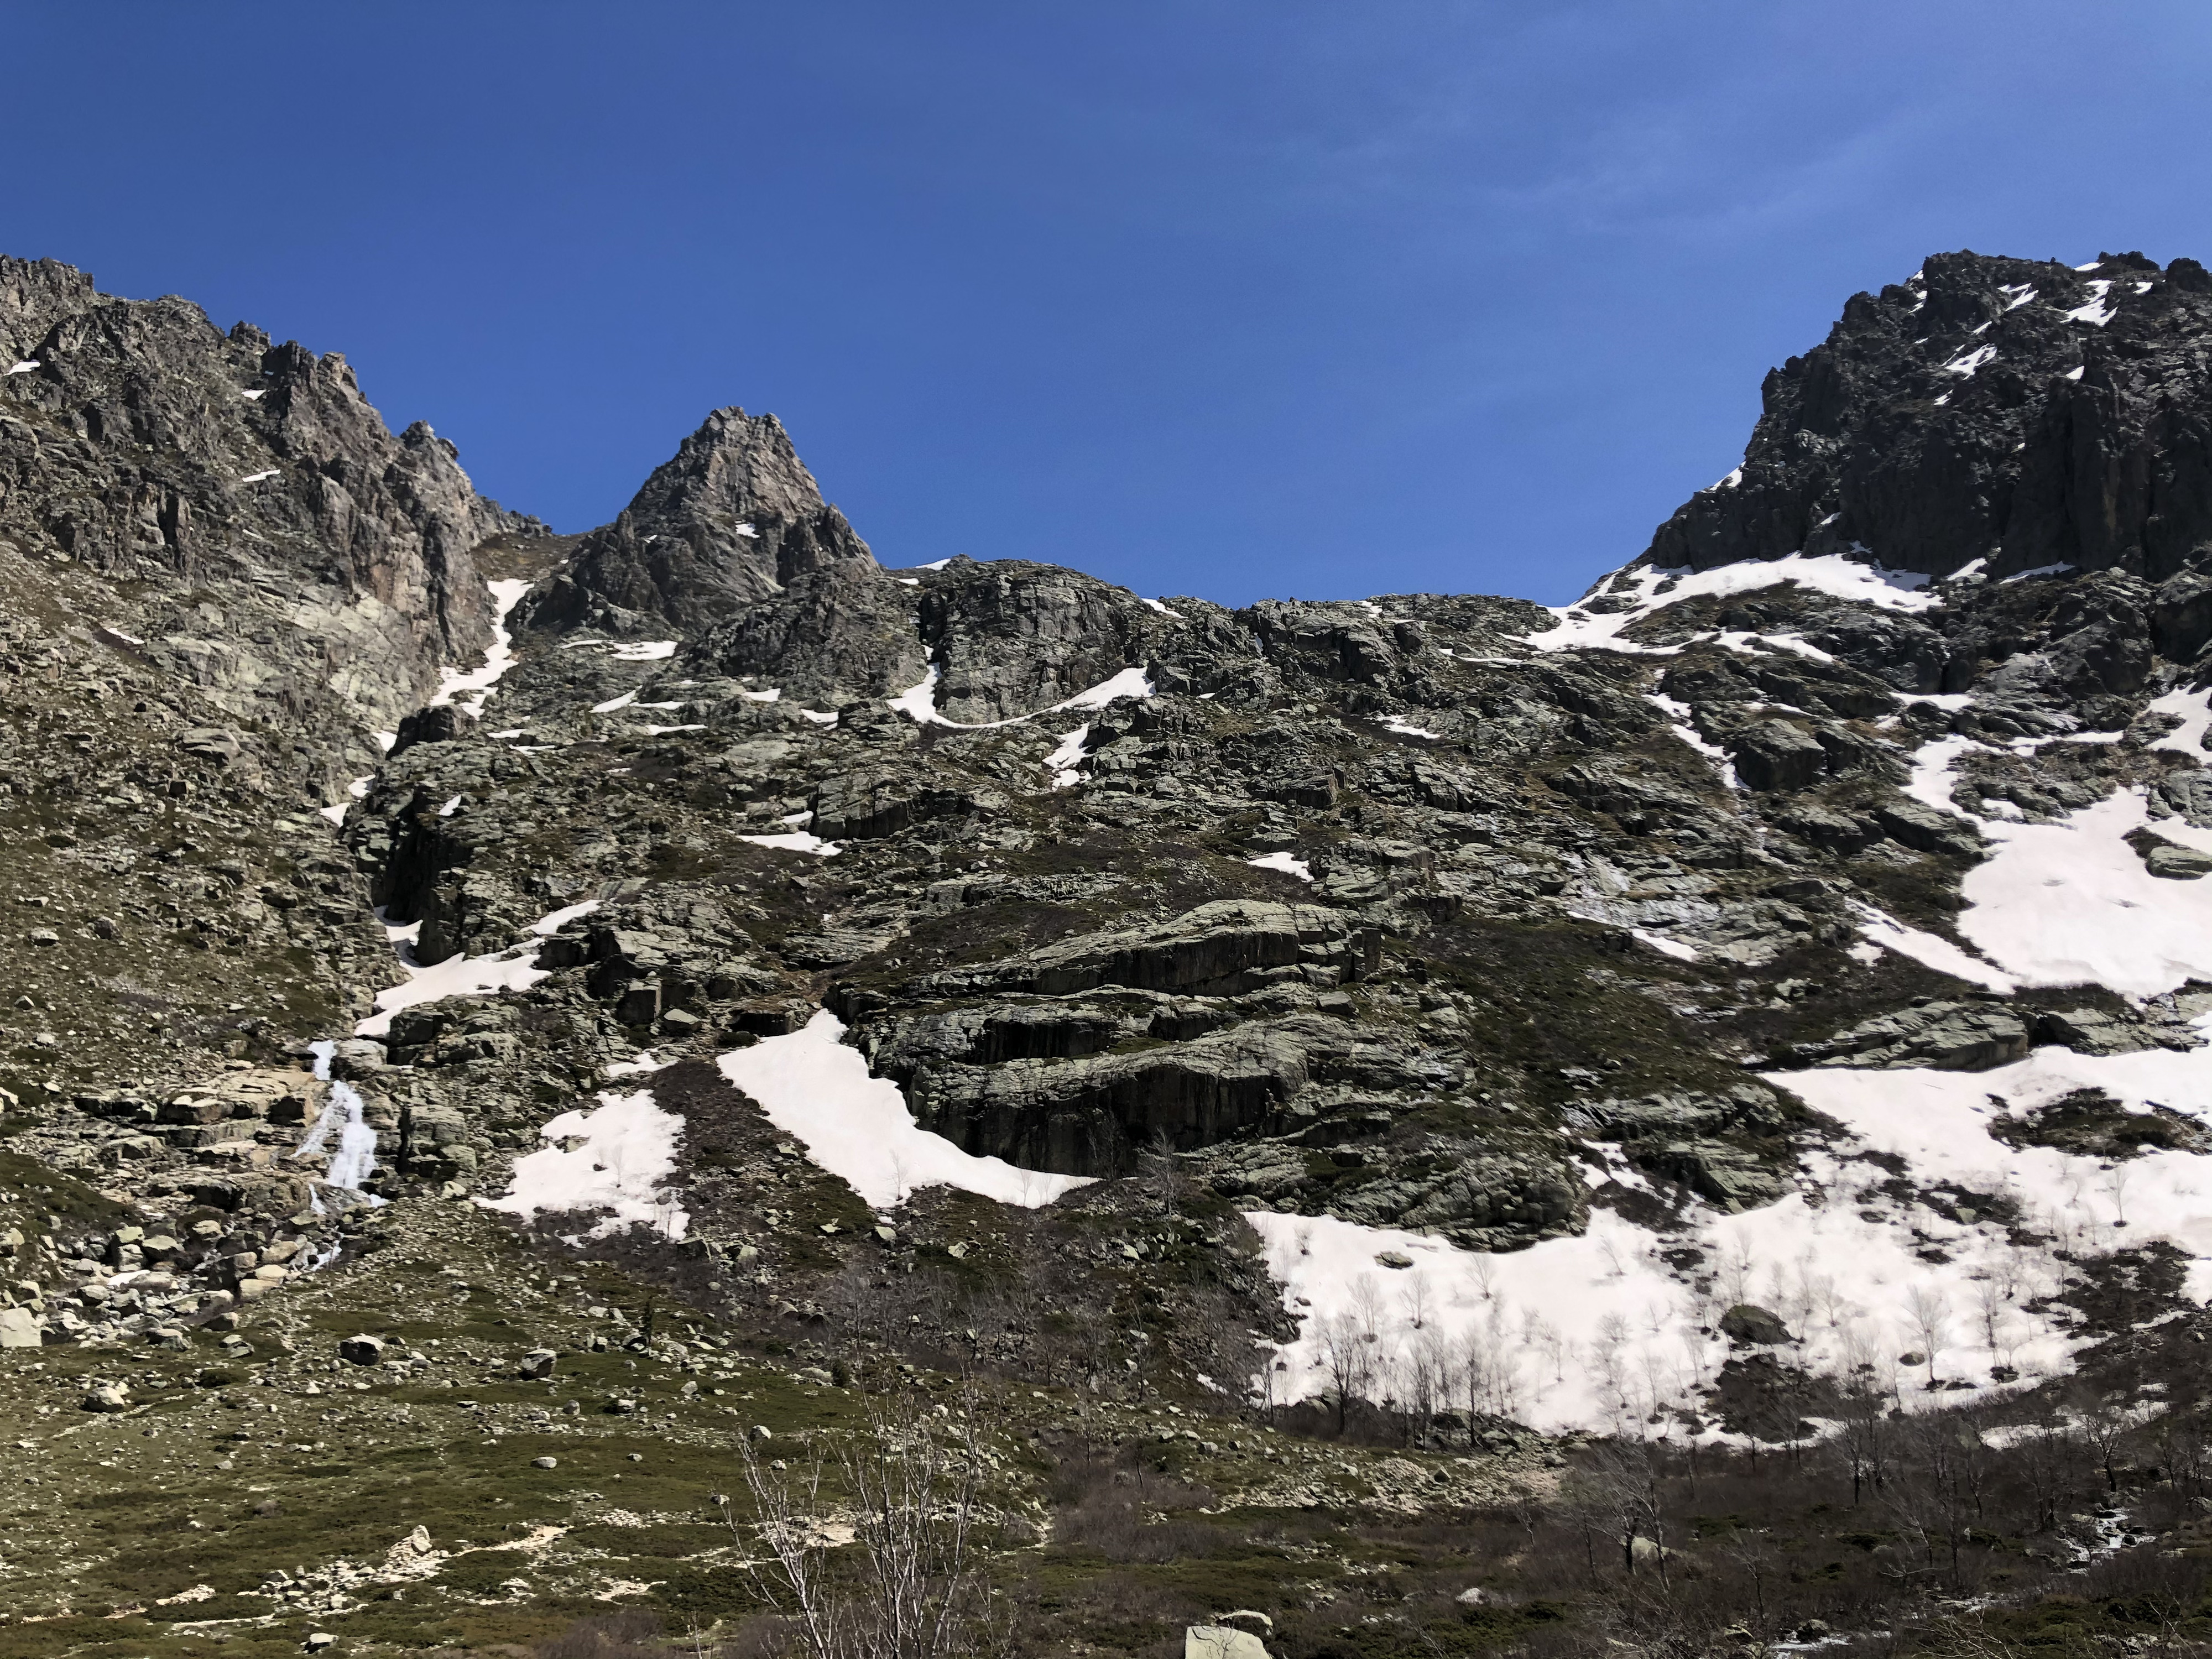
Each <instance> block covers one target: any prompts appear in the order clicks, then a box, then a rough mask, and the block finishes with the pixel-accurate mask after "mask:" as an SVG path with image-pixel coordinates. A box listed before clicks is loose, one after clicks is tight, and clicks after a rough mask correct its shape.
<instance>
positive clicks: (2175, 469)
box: [1646, 253, 2212, 582]
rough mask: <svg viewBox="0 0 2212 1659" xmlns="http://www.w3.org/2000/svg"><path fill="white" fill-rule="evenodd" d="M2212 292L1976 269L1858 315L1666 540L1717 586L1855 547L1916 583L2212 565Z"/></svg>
mask: <svg viewBox="0 0 2212 1659" xmlns="http://www.w3.org/2000/svg"><path fill="white" fill-rule="evenodd" d="M2208 343H2212V278H2208V277H2207V276H2206V273H2205V270H2204V268H2203V266H2202V265H2200V264H2197V262H2196V261H2195V260H2193V259H2177V260H2175V261H2174V262H2173V263H2172V264H2171V265H2170V266H2168V267H2166V269H2164V270H2160V268H2159V266H2158V265H2157V264H2154V262H2152V261H2150V260H2148V259H2146V258H2143V257H2142V255H2140V254H2134V253H2123V254H2108V255H2106V256H2105V257H2104V258H2101V259H2100V260H2099V261H2098V262H2097V263H2096V264H2094V265H2093V266H2090V267H2087V268H2085V269H2083V270H2073V269H2070V268H2069V267H2068V266H2066V265H2063V264H2056V263H2050V262H2042V261H2035V260H2027V259H2007V258H1990V257H1984V256H1983V255H1980V254H1975V253H1946V254H1937V255H1935V256H1933V257H1932V258H1929V260H1928V262H1927V264H1925V265H1924V266H1923V268H1922V270H1920V271H1919V272H1918V273H1917V275H1915V276H1913V277H1912V278H1911V279H1910V280H1909V281H1907V282H1905V283H1899V284H1893V285H1892V286H1890V287H1888V288H1885V289H1882V290H1881V293H1880V294H1879V295H1869V294H1858V295H1853V296H1852V297H1851V300H1850V303H1849V304H1847V305H1846V306H1845V307H1844V314H1843V319H1842V320H1841V321H1839V322H1838V323H1837V325H1835V327H1834V328H1833V329H1832V331H1830V332H1829V335H1828V337H1827V339H1826V341H1825V342H1824V343H1821V344H1820V345H1818V346H1815V347H1814V349H1812V350H1810V351H1808V352H1807V353H1806V354H1805V355H1804V356H1802V357H1792V358H1791V359H1790V361H1789V362H1786V363H1785V364H1784V365H1783V366H1782V367H1781V368H1778V369H1776V370H1774V371H1773V372H1772V373H1771V374H1768V376H1767V377H1766V384H1765V388H1764V398H1765V411H1764V413H1763V414H1762V415H1761V416H1760V417H1759V425H1758V428H1757V429H1756V430H1755V431H1754V432H1753V435H1752V439H1751V443H1750V446H1749V447H1747V449H1746V450H1745V452H1744V460H1743V465H1742V466H1741V468H1739V469H1738V470H1737V471H1735V472H1732V473H1730V474H1729V477H1728V478H1726V479H1724V480H1723V481H1722V482H1721V483H1717V484H1716V485H1714V486H1713V487H1712V488H1711V489H1705V490H1700V491H1699V493H1698V494H1697V495H1695V496H1694V497H1692V499H1691V500H1690V501H1688V502H1687V503H1686V504H1685V505H1684V506H1683V507H1682V508H1681V509H1680V511H1679V512H1677V513H1675V514H1674V517H1673V518H1671V519H1669V520H1668V521H1667V522H1666V523H1665V524H1663V525H1662V526H1660V527H1659V530H1658V532H1657V533H1656V535H1655V536H1654V538H1653V539H1652V544H1651V549H1650V552H1649V553H1648V554H1647V555H1646V557H1647V558H1648V559H1649V560H1650V562H1653V563H1656V564H1657V565H1660V566H1662V568H1681V567H1684V566H1688V567H1691V568H1696V569H1699V570H1706V569H1711V568H1714V567H1715V566H1717V565H1723V564H1729V563H1733V562H1735V561H1738V560H1741V559H1771V558H1778V557H1780V556H1783V555H1785V554H1788V553H1792V552H1796V551H1798V550H1803V551H1805V552H1807V553H1809V554H1820V553H1827V552H1838V551H1844V550H1849V549H1850V548H1852V547H1853V546H1854V545H1856V546H1858V547H1861V548H1863V549H1865V550H1867V552H1868V554H1869V556H1871V557H1872V558H1874V559H1875V560H1878V561H1879V562H1881V563H1882V564H1884V565H1886V566H1887V567H1888V568H1892V569H1895V570H1908V571H1918V572H1921V573H1923V574H1927V575H1931V576H1944V575H1948V574H1950V573H1951V572H1953V571H1954V570H1957V569H1959V568H1960V567H1961V566H1963V565H1965V564H1966V563H1967V562H1969V561H1971V560H1975V559H1984V560H1986V561H1987V565H1986V567H1985V568H1986V571H1987V574H1990V575H1992V576H2005V575H2009V574H2014V573H2015V572H2017V571H2021V570H2031V569H2037V568H2041V567H2044V566H2046V565H2055V564H2069V565H2073V566H2075V568H2079V569H2082V570H2104V569H2117V570H2122V571H2125V572H2128V573H2129V574H2133V575H2137V576H2142V577H2144V578H2146V579H2148V580H2151V581H2154V582H2155V581H2161V580H2165V579H2166V578H2167V577H2169V576H2172V575H2173V574H2175V573H2176V572H2177V571H2179V570H2180V569H2181V568H2183V567H2184V566H2185V564H2187V563H2188V562H2190V560H2191V556H2193V555H2194V554H2196V553H2197V552H2199V551H2200V550H2203V549H2204V548H2205V547H2206V546H2207V545H2208V544H2212V359H2208V356H2207V350H2206V348H2207V345H2208Z"/></svg>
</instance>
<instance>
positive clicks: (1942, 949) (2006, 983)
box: [1851, 900, 2019, 995]
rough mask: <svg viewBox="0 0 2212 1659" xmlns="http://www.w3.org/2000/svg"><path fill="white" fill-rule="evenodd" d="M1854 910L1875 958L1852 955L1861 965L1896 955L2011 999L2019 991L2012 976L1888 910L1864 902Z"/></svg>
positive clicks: (1867, 944) (1861, 936)
mask: <svg viewBox="0 0 2212 1659" xmlns="http://www.w3.org/2000/svg"><path fill="white" fill-rule="evenodd" d="M1851 909H1852V912H1853V915H1854V918H1855V920H1856V921H1857V925H1858V930H1859V938H1860V939H1862V940H1863V941H1864V943H1865V945H1866V946H1867V947H1869V950H1870V951H1871V952H1872V954H1867V955H1862V954H1860V952H1859V951H1857V950H1856V949H1855V950H1854V951H1853V952H1852V954H1853V955H1854V956H1857V957H1858V959H1859V960H1860V961H1861V962H1863V963H1868V964H1869V966H1871V965H1872V963H1873V962H1874V960H1875V956H1878V955H1879V953H1880V952H1881V951H1895V952H1896V953H1897V954H1898V955H1899V956H1901V957H1910V958H1911V960H1913V961H1914V962H1917V963H1920V965H1921V966H1922V967H1923V968H1933V969H1935V970H1936V972H1937V973H1939V974H1948V975H1951V977H1952V978H1954V979H1963V980H1965V981H1967V982H1968V983H1969V984H1972V985H1979V986H1982V987H1984V988H1985V989H1988V990H1991V991H2002V992H2004V993H2006V994H2008V995H2009V994H2011V993H2012V992H2013V991H2015V990H2016V989H2018V988H2019V987H2018V983H2017V981H2015V980H2014V978H2013V976H2012V975H2009V974H2008V973H2006V972H2005V971H2004V970H2003V969H1999V968H1993V967H1991V966H1990V964H1989V963H1986V962H1983V961H1980V960H1978V958H1976V957H1972V956H1969V955H1968V954H1967V953H1966V951H1962V950H1960V948H1959V947H1958V946H1957V945H1954V944H1952V943H1951V941H1950V940H1949V939H1943V938H1942V937H1940V936H1939V935H1937V934H1935V933H1923V932H1921V931H1920V929H1918V928H1917V927H1906V926H1905V924H1904V923H1903V922H1901V921H1898V920H1897V918H1896V917H1894V916H1893V915H1889V914H1888V912H1887V911H1885V910H1880V909H1877V908H1875V907H1874V906H1873V905H1871V904H1868V903H1865V902H1863V901H1857V900H1855V901H1853V902H1852V905H1851Z"/></svg>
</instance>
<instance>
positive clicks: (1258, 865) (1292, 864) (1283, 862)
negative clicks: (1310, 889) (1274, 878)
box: [1244, 853, 1313, 881]
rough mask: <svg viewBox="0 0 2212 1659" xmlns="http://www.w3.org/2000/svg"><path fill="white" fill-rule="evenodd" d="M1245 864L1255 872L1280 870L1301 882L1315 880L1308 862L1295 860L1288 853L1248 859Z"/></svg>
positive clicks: (1264, 854) (1261, 855) (1263, 854)
mask: <svg viewBox="0 0 2212 1659" xmlns="http://www.w3.org/2000/svg"><path fill="white" fill-rule="evenodd" d="M1244 862H1245V863H1247V864H1249V865H1250V866H1252V867H1253V868H1254V869H1255V870H1279V871H1281V872H1283V873H1284V874H1285V875H1286V876H1296V877H1297V878H1298V879H1299V880H1300V881H1311V880H1312V879H1313V871H1312V870H1311V869H1310V867H1309V866H1307V864H1306V861H1305V860H1304V859H1301V858H1293V857H1292V856H1291V854H1288V853H1262V854H1260V856H1259V857H1257V858H1253V859H1246V860H1244Z"/></svg>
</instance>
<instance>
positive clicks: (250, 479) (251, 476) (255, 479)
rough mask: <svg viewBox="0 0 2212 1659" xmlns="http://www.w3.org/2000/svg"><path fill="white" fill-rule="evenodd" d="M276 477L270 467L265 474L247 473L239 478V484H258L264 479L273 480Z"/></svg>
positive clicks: (274, 469) (274, 471) (274, 470)
mask: <svg viewBox="0 0 2212 1659" xmlns="http://www.w3.org/2000/svg"><path fill="white" fill-rule="evenodd" d="M273 477H276V468H275V467H273V466H272V467H270V469H269V470H268V471H265V472H249V473H247V474H246V476H245V477H242V478H240V480H239V483H242V484H249V483H260V482H261V481H262V480H263V479H264V478H273Z"/></svg>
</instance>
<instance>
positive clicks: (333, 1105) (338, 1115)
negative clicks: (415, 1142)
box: [295, 1037, 384, 1214]
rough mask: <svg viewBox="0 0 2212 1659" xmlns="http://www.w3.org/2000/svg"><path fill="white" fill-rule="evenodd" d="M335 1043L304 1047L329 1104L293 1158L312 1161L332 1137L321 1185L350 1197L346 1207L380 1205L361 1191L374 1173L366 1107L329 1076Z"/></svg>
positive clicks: (318, 1201) (318, 1197)
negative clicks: (328, 1091)
mask: <svg viewBox="0 0 2212 1659" xmlns="http://www.w3.org/2000/svg"><path fill="white" fill-rule="evenodd" d="M337 1046H338V1045H337V1042H335V1041H333V1040H332V1039H331V1038H328V1037H325V1038H324V1039H323V1040H322V1041H321V1042H313V1043H310V1044H308V1052H309V1053H311V1054H313V1055H314V1057H315V1078H316V1080H317V1081H318V1082H322V1083H327V1084H329V1085H331V1097H330V1100H329V1103H327V1104H326V1105H325V1106H324V1108H323V1109H322V1112H321V1114H320V1115H319V1116H317V1118H316V1119H315V1121H314V1124H313V1127H311V1128H310V1129H308V1131H307V1134H306V1135H305V1136H304V1137H302V1138H301V1141H300V1145H299V1147H298V1150H297V1152H296V1153H295V1156H297V1157H301V1158H312V1157H313V1156H315V1155H316V1154H317V1153H319V1152H322V1151H324V1149H325V1147H328V1146H330V1144H331V1137H332V1136H333V1135H335V1136H336V1137H337V1146H336V1148H335V1149H333V1150H332V1151H331V1154H330V1159H331V1162H330V1167H329V1169H328V1170H326V1171H325V1174H324V1176H323V1181H322V1182H321V1184H322V1185H324V1186H327V1187H331V1188H337V1190H338V1191H340V1192H343V1193H347V1194H351V1197H350V1198H349V1200H347V1201H348V1203H349V1204H351V1203H352V1202H355V1201H359V1202H362V1203H368V1204H381V1203H383V1202H384V1200H382V1199H380V1198H379V1197H377V1196H376V1194H374V1193H368V1192H363V1191H362V1186H363V1185H364V1183H366V1182H367V1181H368V1177H369V1176H370V1175H371V1174H372V1173H373V1172H374V1170H375V1169H376V1131H375V1130H374V1129H372V1128H371V1127H369V1126H368V1115H367V1112H366V1109H365V1105H366V1103H364V1102H363V1101H362V1097H361V1091H360V1090H358V1089H356V1088H355V1087H354V1086H353V1085H352V1084H350V1083H348V1082H346V1081H345V1080H344V1079H343V1078H338V1079H333V1078H332V1077H331V1060H332V1058H333V1057H334V1056H335V1055H336V1054H337ZM313 1203H314V1208H315V1211H316V1212H317V1213H318V1214H320V1213H321V1212H322V1210H323V1200H322V1194H321V1193H320V1192H318V1193H317V1194H315V1197H314V1200H313Z"/></svg>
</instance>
